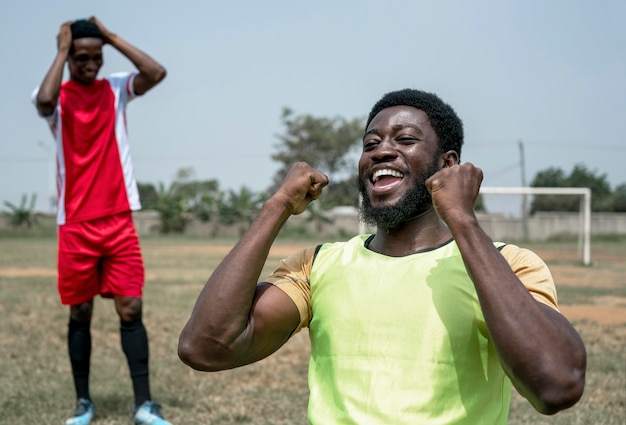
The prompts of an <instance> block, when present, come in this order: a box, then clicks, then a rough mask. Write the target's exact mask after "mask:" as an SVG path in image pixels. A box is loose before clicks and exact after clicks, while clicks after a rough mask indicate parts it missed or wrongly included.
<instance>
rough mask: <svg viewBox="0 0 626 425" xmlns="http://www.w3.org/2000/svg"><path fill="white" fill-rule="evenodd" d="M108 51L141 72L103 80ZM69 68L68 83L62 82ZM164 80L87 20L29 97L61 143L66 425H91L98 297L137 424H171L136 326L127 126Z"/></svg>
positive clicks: (64, 35)
mask: <svg viewBox="0 0 626 425" xmlns="http://www.w3.org/2000/svg"><path fill="white" fill-rule="evenodd" d="M105 44H109V45H111V46H112V47H114V48H115V49H116V50H117V51H119V52H120V53H121V54H123V55H124V56H126V57H127V58H128V59H129V60H130V61H131V62H132V63H133V65H135V67H136V68H137V71H135V72H125V73H117V74H113V75H110V76H107V77H105V78H102V79H99V78H98V72H99V71H100V68H101V67H102V64H103V60H104V59H103V52H102V50H103V47H104V45H105ZM65 63H67V67H68V70H69V76H70V78H69V80H68V81H65V82H62V77H63V68H64V66H65ZM163 78H165V69H164V68H163V67H162V66H161V65H160V64H159V63H157V62H156V61H155V60H154V59H152V58H151V57H150V56H148V55H147V54H145V53H143V52H142V51H140V50H139V49H137V48H136V47H134V46H132V45H131V44H129V43H128V42H126V41H125V40H124V39H123V38H121V37H120V36H119V35H117V34H114V33H112V32H111V31H109V30H108V29H107V28H106V27H105V26H104V25H103V24H102V23H101V22H100V21H99V20H98V19H96V18H95V17H92V18H90V19H89V20H82V19H81V20H78V21H74V22H66V23H64V24H63V25H62V26H61V29H60V31H59V34H58V35H57V55H56V57H55V59H54V61H53V63H52V66H51V67H50V69H49V70H48V73H47V74H46V76H45V77H44V80H43V82H42V83H41V85H40V86H39V87H38V88H37V89H36V90H35V92H34V93H33V101H34V103H35V105H36V107H37V110H38V111H39V115H40V116H41V117H43V118H44V119H45V120H46V121H47V122H48V125H49V126H50V129H51V130H52V134H53V136H54V138H55V141H56V144H57V164H58V169H57V183H58V190H59V193H58V204H57V224H58V245H59V249H58V290H59V295H60V298H61V302H62V303H63V304H65V305H69V311H70V314H69V316H70V317H69V325H68V336H67V338H68V350H69V357H70V362H71V365H72V375H73V378H74V387H75V390H76V399H77V400H76V408H75V411H74V414H73V415H72V417H70V418H69V419H68V420H67V421H66V424H67V425H87V424H89V423H90V422H91V420H92V418H93V415H94V408H93V404H92V400H91V395H90V391H89V369H90V357H91V332H90V325H91V317H92V312H93V301H94V297H95V296H96V295H101V296H103V297H107V298H113V299H114V302H115V309H116V312H117V314H118V316H119V319H120V334H121V344H122V349H123V351H124V354H125V355H126V358H127V360H128V366H129V369H130V375H131V378H132V383H133V390H134V396H135V400H134V406H135V408H134V411H133V417H134V420H135V422H136V423H138V424H153V425H168V424H169V422H167V421H165V420H164V419H163V418H162V416H161V413H160V410H159V406H158V405H157V404H156V403H154V402H153V401H152V396H151V394H150V386H149V377H148V357H149V355H148V336H147V333H146V329H145V327H144V325H143V322H142V309H143V304H142V291H143V284H144V268H143V260H142V256H141V250H140V247H139V238H138V237H137V233H136V231H135V227H134V224H133V220H132V211H134V210H138V209H139V208H141V204H140V201H139V193H138V190H137V183H136V181H135V175H134V171H133V164H132V161H131V156H130V148H129V145H128V137H127V127H126V105H127V103H128V102H129V101H131V100H132V99H134V98H135V97H136V96H139V95H142V94H144V93H146V92H147V91H148V90H150V89H151V88H152V87H154V86H155V85H157V84H158V83H159V82H160V81H161V80H163Z"/></svg>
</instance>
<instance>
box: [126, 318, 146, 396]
mask: <svg viewBox="0 0 626 425" xmlns="http://www.w3.org/2000/svg"><path fill="white" fill-rule="evenodd" d="M120 336H121V340H122V350H123V351H124V354H126V359H127V360H128V368H129V369H130V377H131V379H132V381H133V391H134V393H135V406H139V405H141V404H142V403H143V402H144V401H147V400H152V397H151V395H150V380H149V376H148V357H149V350H148V334H147V333H146V328H145V327H144V325H143V322H142V321H141V320H133V321H129V322H127V321H124V320H121V321H120Z"/></svg>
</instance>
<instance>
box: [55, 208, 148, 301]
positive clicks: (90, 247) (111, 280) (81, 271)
mask: <svg viewBox="0 0 626 425" xmlns="http://www.w3.org/2000/svg"><path fill="white" fill-rule="evenodd" d="M143 284H144V267H143V259H142V257H141V248H140V247H139V237H138V236H137V232H136V231H135V225H134V223H133V216H132V213H130V212H127V213H121V214H115V215H112V216H107V217H103V218H98V219H95V220H89V221H82V222H80V223H71V224H64V225H62V226H59V252H58V289H59V295H60V296H61V302H62V303H63V304H65V305H76V304H80V303H83V302H87V301H89V300H91V299H92V298H94V297H95V296H96V295H98V294H100V295H102V296H103V297H108V298H110V297H113V296H115V295H119V296H125V297H141V295H142V290H143Z"/></svg>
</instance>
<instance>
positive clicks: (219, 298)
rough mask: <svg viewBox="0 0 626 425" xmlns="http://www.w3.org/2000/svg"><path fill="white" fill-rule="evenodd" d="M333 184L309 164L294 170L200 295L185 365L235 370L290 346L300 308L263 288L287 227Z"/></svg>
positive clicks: (185, 342)
mask: <svg viewBox="0 0 626 425" xmlns="http://www.w3.org/2000/svg"><path fill="white" fill-rule="evenodd" d="M327 184H328V178H327V177H326V176H325V175H324V174H322V173H320V172H318V171H316V170H314V169H313V168H311V167H310V166H309V165H308V164H305V163H297V164H294V165H293V166H292V167H291V169H290V171H289V173H288V174H287V176H286V177H285V180H284V182H283V184H282V186H281V187H280V189H279V190H278V191H277V192H276V193H275V194H274V195H273V196H272V197H271V198H270V199H269V200H267V201H266V202H265V204H264V205H263V207H262V208H261V211H260V212H259V214H258V215H257V217H256V218H255V220H254V221H253V222H252V224H251V225H250V228H249V229H248V230H247V231H246V233H245V234H244V235H243V236H242V238H241V239H240V240H239V242H238V243H237V244H236V245H235V247H234V248H233V249H232V251H231V252H230V253H229V254H228V255H227V256H226V257H225V258H224V260H223V261H222V262H221V263H220V265H219V266H218V267H217V268H216V269H215V271H214V272H213V274H212V275H211V277H210V278H209V280H208V282H207V283H206V285H205V286H204V288H203V290H202V292H201V293H200V295H199V297H198V300H197V301H196V305H195V307H194V309H193V311H192V313H191V317H190V318H189V321H188V322H187V324H186V325H185V327H184V328H183V330H182V332H181V335H180V340H179V343H178V354H179V356H180V358H181V360H182V361H183V362H184V363H186V364H187V365H189V366H191V367H193V368H194V369H198V370H204V371H215V370H223V369H231V368H234V367H238V366H242V365H245V364H249V363H252V362H255V361H257V360H260V359H262V358H265V357H267V356H268V355H270V354H272V353H273V352H275V351H276V350H277V349H278V348H280V347H281V346H282V345H283V344H284V343H285V342H286V341H287V339H288V338H289V336H290V335H291V333H292V332H293V331H294V329H295V328H296V326H297V325H298V323H299V320H300V315H299V313H298V309H297V307H296V305H295V304H294V302H293V301H292V300H291V299H290V298H289V297H288V296H287V295H286V294H284V293H283V292H282V290H280V289H278V288H276V287H274V286H272V285H269V284H263V283H262V284H259V285H257V282H258V280H259V276H260V274H261V271H262V269H263V266H264V264H265V261H266V260H267V255H268V253H269V250H270V247H271V245H272V243H273V242H274V239H275V238H276V236H277V234H278V232H279V231H280V229H281V228H282V226H283V225H284V224H285V222H286V221H287V219H288V218H289V217H290V216H291V215H296V214H300V213H302V212H303V211H304V210H305V209H306V207H307V205H308V204H309V203H310V202H311V201H312V200H314V199H317V198H318V197H319V196H320V195H321V193H322V188H323V187H324V186H326V185H327Z"/></svg>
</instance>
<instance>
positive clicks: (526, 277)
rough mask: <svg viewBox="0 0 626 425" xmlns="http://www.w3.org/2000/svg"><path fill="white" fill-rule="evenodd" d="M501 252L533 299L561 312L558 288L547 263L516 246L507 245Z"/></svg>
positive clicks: (527, 250)
mask: <svg viewBox="0 0 626 425" xmlns="http://www.w3.org/2000/svg"><path fill="white" fill-rule="evenodd" d="M500 252H501V253H502V255H503V256H504V258H505V259H506V261H507V262H508V263H509V265H510V266H511V269H512V270H513V272H514V273H515V275H516V276H517V277H518V278H519V279H520V280H521V281H522V283H523V284H524V286H526V288H527V289H528V291H529V292H530V294H531V295H532V296H533V298H534V299H535V300H536V301H538V302H540V303H542V304H545V305H547V306H548V307H551V308H553V309H555V310H556V311H559V306H558V300H557V295H556V286H555V285H554V279H553V278H552V274H551V273H550V270H549V269H548V266H547V265H546V263H544V262H543V260H542V259H541V258H539V256H538V255H537V254H535V253H534V252H532V251H531V250H529V249H526V248H520V247H518V246H516V245H505V246H504V248H502V250H501V251H500Z"/></svg>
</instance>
